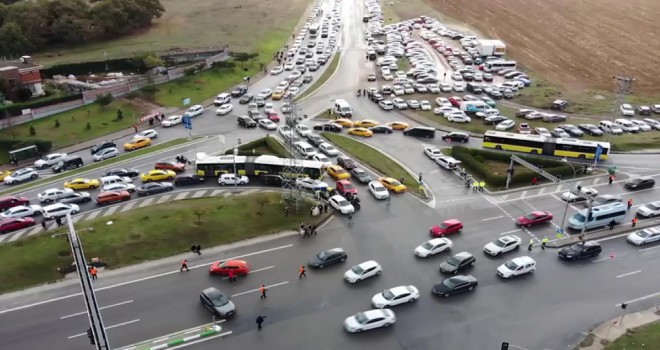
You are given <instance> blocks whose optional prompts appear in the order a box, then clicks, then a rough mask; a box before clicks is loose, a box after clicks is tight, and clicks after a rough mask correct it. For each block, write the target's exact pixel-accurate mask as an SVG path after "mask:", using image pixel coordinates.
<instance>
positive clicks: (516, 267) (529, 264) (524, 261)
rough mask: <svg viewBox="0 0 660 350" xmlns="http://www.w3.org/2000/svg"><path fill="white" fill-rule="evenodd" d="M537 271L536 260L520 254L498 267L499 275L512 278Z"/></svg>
mask: <svg viewBox="0 0 660 350" xmlns="http://www.w3.org/2000/svg"><path fill="white" fill-rule="evenodd" d="M534 271H536V261H534V259H532V258H530V257H528V256H520V257H517V258H514V259H512V260H509V261H507V262H505V263H504V264H502V265H500V266H499V267H498V268H497V275H498V276H500V277H502V278H511V277H516V276H520V275H524V274H526V273H534Z"/></svg>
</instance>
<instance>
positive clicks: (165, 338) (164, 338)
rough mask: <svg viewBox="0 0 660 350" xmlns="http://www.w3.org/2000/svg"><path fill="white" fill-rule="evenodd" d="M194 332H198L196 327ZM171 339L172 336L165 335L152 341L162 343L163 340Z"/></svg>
mask: <svg viewBox="0 0 660 350" xmlns="http://www.w3.org/2000/svg"><path fill="white" fill-rule="evenodd" d="M193 332H197V330H196V329H195V330H194V331H193ZM169 339H170V337H163V338H160V339H156V340H154V341H152V343H154V344H155V343H160V342H162V341H166V340H169Z"/></svg>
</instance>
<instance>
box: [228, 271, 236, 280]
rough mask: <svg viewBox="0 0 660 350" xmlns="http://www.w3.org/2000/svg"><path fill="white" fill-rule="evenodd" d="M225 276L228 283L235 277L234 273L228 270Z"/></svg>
mask: <svg viewBox="0 0 660 350" xmlns="http://www.w3.org/2000/svg"><path fill="white" fill-rule="evenodd" d="M227 277H228V278H229V283H232V282H234V278H236V277H235V275H234V271H232V270H229V273H228V274H227Z"/></svg>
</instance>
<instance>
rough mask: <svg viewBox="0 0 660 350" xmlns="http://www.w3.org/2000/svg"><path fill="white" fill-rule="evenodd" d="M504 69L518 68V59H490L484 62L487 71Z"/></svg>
mask: <svg viewBox="0 0 660 350" xmlns="http://www.w3.org/2000/svg"><path fill="white" fill-rule="evenodd" d="M502 69H516V61H488V62H486V63H484V71H485V72H497V71H498V70H502Z"/></svg>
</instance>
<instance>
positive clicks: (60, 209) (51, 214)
mask: <svg viewBox="0 0 660 350" xmlns="http://www.w3.org/2000/svg"><path fill="white" fill-rule="evenodd" d="M41 212H42V213H43V216H44V219H48V220H49V219H54V218H58V217H63V216H66V214H71V215H74V214H77V213H78V212H80V207H79V206H77V205H76V204H68V203H55V204H51V205H47V206H45V207H43V208H41Z"/></svg>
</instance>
